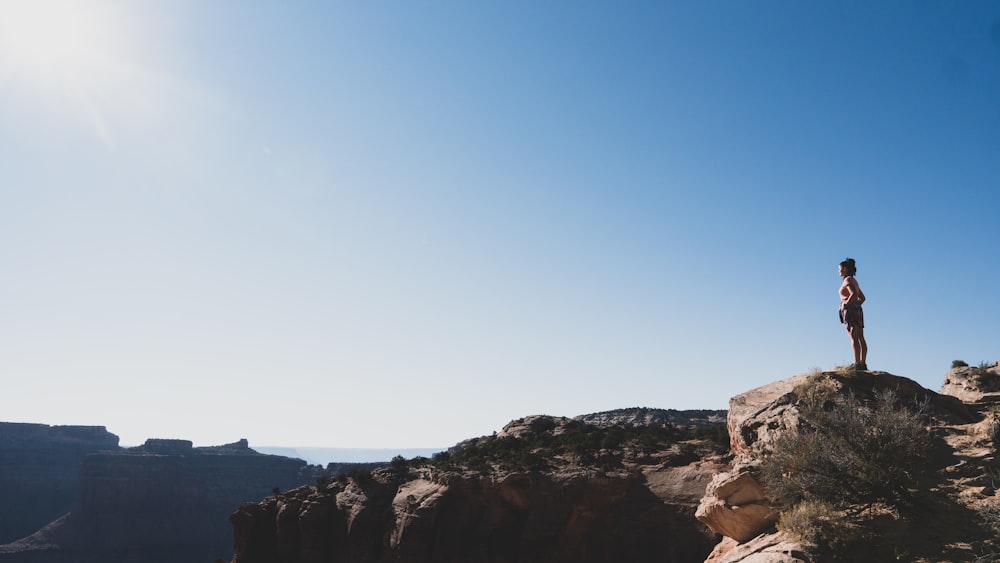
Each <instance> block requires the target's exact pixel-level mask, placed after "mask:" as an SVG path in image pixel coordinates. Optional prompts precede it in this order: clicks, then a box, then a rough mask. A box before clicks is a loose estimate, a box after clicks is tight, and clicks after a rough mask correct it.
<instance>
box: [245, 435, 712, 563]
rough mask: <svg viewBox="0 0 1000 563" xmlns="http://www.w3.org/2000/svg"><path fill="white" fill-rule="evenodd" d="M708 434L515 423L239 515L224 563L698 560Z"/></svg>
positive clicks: (704, 544)
mask: <svg viewBox="0 0 1000 563" xmlns="http://www.w3.org/2000/svg"><path fill="white" fill-rule="evenodd" d="M602 418H606V417H602ZM717 428H718V427H717ZM723 434H724V433H723ZM713 435H714V436H719V435H720V434H719V433H717V432H715V433H713V432H704V430H702V431H696V430H695V429H692V428H688V427H683V428H682V427H678V426H675V425H672V424H669V423H662V422H659V423H654V424H648V425H636V424H632V423H626V424H607V425H595V424H587V423H585V422H583V421H580V420H570V419H566V418H555V417H546V416H534V417H527V418H524V419H520V420H516V421H514V422H512V423H510V424H509V425H507V426H506V427H505V428H504V429H503V430H502V431H501V432H500V433H498V434H496V435H495V436H492V437H488V438H480V439H475V440H470V441H467V442H464V443H463V444H462V446H461V447H459V448H456V449H453V450H451V451H450V452H449V453H446V454H441V455H438V456H435V458H434V459H433V460H426V459H415V460H410V461H408V462H407V461H404V460H402V459H397V460H395V461H394V463H393V464H392V466H391V467H389V468H386V469H383V470H377V471H374V472H371V473H367V472H359V473H355V474H354V475H352V476H350V477H347V478H342V479H340V480H337V481H333V482H330V483H325V482H323V483H319V484H318V486H316V487H302V488H299V489H296V490H293V491H289V492H287V493H283V494H279V495H276V496H272V497H268V498H267V499H265V500H264V501H263V502H260V503H248V504H244V505H243V506H241V507H240V509H239V510H237V511H236V512H235V513H234V514H233V515H232V517H231V520H232V523H233V526H234V533H235V542H236V554H235V557H234V559H233V562H234V563H272V562H278V561H281V562H287V563H293V562H302V563H306V562H309V563H325V562H335V561H336V562H355V561H356V562H362V561H364V562H373V561H440V562H456V563H457V562H469V561H491V562H497V563H500V562H506V561H510V562H515V561H517V562H535V561H537V562H550V563H553V562H554V563H558V562H574V563H580V562H599V561H600V562H603V561H632V562H641V561H657V562H662V561H701V560H702V559H704V558H705V556H707V555H708V553H709V551H710V550H711V548H712V545H714V544H715V542H716V541H717V538H718V536H716V535H715V534H713V533H711V532H710V531H709V530H708V529H707V528H706V527H705V526H703V525H701V524H700V523H699V522H698V521H697V520H696V519H695V518H694V510H695V507H696V506H697V503H698V501H699V499H700V498H701V497H702V495H703V493H704V490H705V486H706V485H707V483H708V482H709V480H710V479H711V478H712V476H713V475H714V474H715V473H717V472H718V471H719V469H720V468H722V467H724V466H725V464H726V458H725V455H724V454H723V453H722V452H721V451H720V447H719V444H718V442H713V441H712V436H713ZM721 449H722V451H724V450H725V447H724V446H723V447H722V448H721Z"/></svg>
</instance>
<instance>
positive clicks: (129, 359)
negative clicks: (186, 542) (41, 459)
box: [0, 0, 1000, 448]
mask: <svg viewBox="0 0 1000 563" xmlns="http://www.w3.org/2000/svg"><path fill="white" fill-rule="evenodd" d="M0 154H2V155H3V157H2V158H3V161H2V166H0V266H2V268H3V275H2V276H0V318H2V319H3V321H2V322H0V341H2V342H3V346H2V350H0V377H2V378H3V382H4V388H5V392H4V393H3V394H2V395H0V419H2V420H7V421H12V422H19V421H23V422H40V423H44V424H85V425H86V424H89V425H101V426H105V427H107V428H108V429H109V430H110V431H112V432H114V433H116V434H118V435H119V436H120V437H121V439H122V441H123V442H126V443H142V442H143V441H144V440H146V439H147V438H150V437H176V438H181V439H188V440H192V441H193V442H194V443H195V444H196V445H217V444H222V443H228V442H232V441H234V440H238V439H240V438H247V439H248V440H249V441H250V443H251V444H282V443H289V442H297V443H306V444H312V445H314V446H316V447H327V446H329V447H342V448H354V447H359V448H383V447H398V446H406V447H411V446H412V447H426V446H428V445H430V446H432V447H434V445H444V446H448V445H452V444H455V443H457V442H459V441H461V440H463V439H466V438H469V437H475V436H481V435H488V434H490V433H492V432H493V431H495V430H499V429H500V428H502V427H503V425H504V424H506V423H507V422H509V421H510V420H512V419H516V418H520V417H523V416H526V415H531V414H549V415H554V416H570V417H572V416H577V415H580V414H586V413H593V412H600V411H606V410H611V409H615V408H625V407H630V406H635V405H644V406H649V407H655V408H675V409H680V410H684V409H725V408H727V406H728V400H729V398H730V397H732V396H734V395H736V394H738V393H741V392H743V391H746V390H748V389H752V388H755V387H758V386H760V385H764V384H766V383H769V382H771V381H774V380H777V379H782V378H785V377H789V376H792V375H795V374H799V373H805V372H808V371H810V370H811V369H812V368H814V367H819V368H822V369H829V368H832V367H834V366H836V365H843V364H848V363H850V362H851V361H852V357H851V352H850V343H849V340H848V337H847V335H846V333H845V331H844V329H843V327H842V326H841V325H840V324H839V322H838V321H837V317H836V309H837V305H838V298H837V288H838V286H839V285H840V282H841V279H840V278H839V276H838V275H837V264H838V263H839V262H840V261H841V260H844V259H845V258H846V257H848V256H850V257H853V258H855V259H856V260H857V264H858V281H859V282H860V284H861V287H862V289H863V291H864V292H865V294H866V296H867V298H868V301H867V302H866V304H865V317H866V322H867V325H868V326H867V328H866V335H867V339H868V343H869V347H870V354H869V361H868V365H869V366H870V367H871V368H872V369H875V370H885V371H889V372H891V373H894V374H897V375H901V376H906V377H910V378H912V379H914V380H916V381H917V382H918V383H920V384H922V385H923V386H925V387H927V388H930V389H935V390H936V389H939V388H940V386H941V384H942V383H943V381H944V376H945V373H946V372H947V371H948V369H949V367H950V365H951V361H952V360H955V359H961V360H965V361H967V362H968V363H970V364H972V365H975V364H977V363H979V362H982V361H994V360H996V359H997V358H1000V350H998V349H997V342H1000V325H998V324H997V323H996V322H995V319H996V318H998V317H1000V297H998V296H997V292H996V289H995V283H994V279H996V278H997V277H998V275H1000V262H998V261H997V260H996V250H995V248H996V242H997V238H998V237H997V234H996V233H997V229H996V209H998V208H1000V190H998V189H997V178H998V177H1000V164H998V163H1000V159H998V154H1000V5H997V4H991V3H932V2H903V1H887V2H878V3H867V2H852V1H849V2H836V3H833V2H828V3H827V2H815V3H813V2H810V3H803V2H793V1H790V0H779V1H776V2H772V3H766V4H759V3H745V2H712V3H706V2H693V1H691V2H688V1H681V2H647V1H639V2H634V3H626V4H616V3H578V2H568V1H564V0H555V1H551V2H525V1H513V2H503V3H481V2H472V3H461V2H449V1H430V2H421V3H419V4H414V3H409V2H399V1H395V0H389V1H386V2H375V3H373V2H342V3H327V2H315V1H304V2H296V3H276V2H268V1H263V0H241V1H239V2H236V1H234V0H220V1H218V2H201V1H196V0H148V1H144V2H132V1H128V0H103V1H98V0H9V1H5V2H0Z"/></svg>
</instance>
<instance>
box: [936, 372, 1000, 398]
mask: <svg viewBox="0 0 1000 563" xmlns="http://www.w3.org/2000/svg"><path fill="white" fill-rule="evenodd" d="M941 393H942V394H943V395H951V396H952V397H956V398H958V399H961V400H962V401H963V402H965V403H975V404H991V405H992V404H997V403H1000V361H998V362H994V363H993V364H983V365H980V366H978V367H971V366H967V365H962V366H956V367H953V368H952V369H951V371H949V372H948V373H947V375H945V377H944V385H943V386H941Z"/></svg>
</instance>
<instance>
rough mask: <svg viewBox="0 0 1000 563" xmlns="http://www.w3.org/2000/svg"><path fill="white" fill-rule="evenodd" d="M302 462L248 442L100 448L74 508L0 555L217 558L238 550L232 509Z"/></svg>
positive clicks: (292, 477) (296, 481) (54, 560)
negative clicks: (252, 446)
mask: <svg viewBox="0 0 1000 563" xmlns="http://www.w3.org/2000/svg"><path fill="white" fill-rule="evenodd" d="M304 466H305V462H304V461H302V460H297V459H289V458H285V457H280V456H268V455H262V454H258V453H257V452H255V451H253V450H251V449H250V448H249V447H248V445H247V443H246V441H245V440H242V441H240V442H236V443H234V444H228V445H225V446H218V447H210V448H193V447H192V445H191V442H188V441H186V440H149V441H147V442H146V444H145V445H143V446H141V447H138V448H131V449H127V450H119V451H113V452H103V453H94V454H91V455H88V456H87V457H86V458H84V460H83V463H82V465H81V466H80V467H79V469H78V471H79V487H78V494H77V496H76V499H75V502H74V504H73V506H72V510H71V511H70V512H69V514H66V515H65V516H63V517H62V518H60V519H59V520H56V521H55V522H53V523H52V524H51V525H49V526H47V527H45V528H43V529H41V530H39V531H38V532H36V533H35V534H33V535H31V536H29V537H27V538H24V539H22V540H19V541H17V542H13V543H9V544H7V545H3V546H0V561H3V562H15V561H16V562H22V561H24V562H27V561H45V562H46V563H62V562H70V561H72V562H74V563H76V562H80V563H98V562H108V561H117V562H121V563H131V562H136V563H138V562H140V561H141V562H144V563H149V562H154V563H158V562H163V563H168V562H170V563H173V562H177V561H212V560H213V559H215V558H228V556H229V554H231V553H232V533H231V529H230V528H229V524H228V521H227V520H228V515H229V513H230V512H232V509H233V507H234V506H238V505H239V504H240V503H242V502H245V501H246V500H248V499H255V498H256V499H260V498H263V497H264V496H265V495H267V494H269V493H270V492H271V491H272V489H273V488H274V487H279V488H290V487H295V486H298V485H300V484H301V483H302V474H301V470H302V469H303V468H304Z"/></svg>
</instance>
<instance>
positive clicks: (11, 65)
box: [0, 0, 136, 147]
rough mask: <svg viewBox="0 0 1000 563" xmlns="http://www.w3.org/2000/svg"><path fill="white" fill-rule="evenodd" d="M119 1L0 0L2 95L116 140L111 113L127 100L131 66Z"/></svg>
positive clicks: (106, 140) (126, 27)
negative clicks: (113, 133)
mask: <svg viewBox="0 0 1000 563" xmlns="http://www.w3.org/2000/svg"><path fill="white" fill-rule="evenodd" d="M123 6H125V5H123V4H120V3H117V2H109V1H99V0H0V95H3V96H5V97H7V98H8V99H9V100H10V101H12V102H14V103H16V107H19V108H22V110H21V111H22V112H23V110H24V109H30V110H33V111H36V110H40V111H43V112H45V113H46V114H47V115H49V116H50V117H52V118H59V117H65V116H71V117H72V118H73V121H75V122H77V123H83V124H84V125H85V127H87V128H88V129H90V130H91V131H92V132H93V133H94V134H96V135H97V136H98V137H99V138H100V139H101V140H102V141H103V142H104V143H105V144H107V145H108V146H109V147H112V146H114V142H113V140H112V135H111V126H110V120H111V116H112V115H113V114H114V112H119V113H121V111H123V106H125V105H127V102H128V101H129V98H128V96H129V95H128V94H127V92H128V91H129V89H130V86H134V82H135V81H134V80H132V78H133V77H134V76H135V74H136V67H135V65H129V64H127V63H128V60H129V58H130V57H132V56H133V49H130V47H134V46H133V45H130V43H131V42H130V41H129V40H128V36H127V34H128V33H131V30H130V26H129V25H126V22H125V21H124V20H125V18H124V12H123V11H122V8H123ZM64 123H69V122H64Z"/></svg>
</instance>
